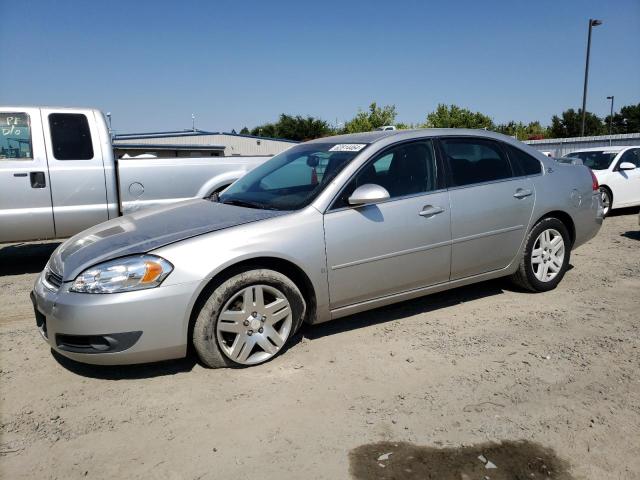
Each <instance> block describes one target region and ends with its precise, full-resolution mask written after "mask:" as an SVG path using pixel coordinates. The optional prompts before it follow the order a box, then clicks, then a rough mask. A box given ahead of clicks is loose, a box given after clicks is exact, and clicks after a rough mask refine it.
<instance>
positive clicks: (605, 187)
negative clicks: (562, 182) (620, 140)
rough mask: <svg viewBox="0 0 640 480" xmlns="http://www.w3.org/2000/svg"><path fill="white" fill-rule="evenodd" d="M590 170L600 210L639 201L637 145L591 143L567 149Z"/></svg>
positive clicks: (638, 149) (568, 155) (570, 154)
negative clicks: (575, 149)
mask: <svg viewBox="0 0 640 480" xmlns="http://www.w3.org/2000/svg"><path fill="white" fill-rule="evenodd" d="M566 157H569V158H579V159H580V160H582V163H583V164H584V165H586V166H587V167H589V168H590V169H591V170H593V173H595V175H596V178H597V179H598V183H599V184H600V194H601V195H602V206H603V208H604V214H605V215H608V214H609V212H610V211H611V210H613V209H614V208H623V207H633V206H636V205H640V146H624V147H595V148H585V149H584V150H577V151H575V152H571V153H568V154H567V155H566Z"/></svg>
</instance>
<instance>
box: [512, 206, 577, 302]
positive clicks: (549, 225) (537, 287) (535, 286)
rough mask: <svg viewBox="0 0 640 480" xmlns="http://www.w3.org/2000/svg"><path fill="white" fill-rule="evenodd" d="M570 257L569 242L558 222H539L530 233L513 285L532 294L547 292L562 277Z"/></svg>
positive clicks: (548, 218)
mask: <svg viewBox="0 0 640 480" xmlns="http://www.w3.org/2000/svg"><path fill="white" fill-rule="evenodd" d="M570 256H571V238H570V237H569V231H568V230H567V227H566V226H565V224H564V223H562V222H561V221H560V220H558V219H557V218H553V217H547V218H543V219H542V220H540V221H539V222H538V223H537V224H536V225H535V226H534V227H533V228H532V229H531V231H530V232H529V235H528V236H527V240H526V243H525V248H524V252H523V254H522V258H521V260H520V266H519V267H518V271H517V272H516V273H515V274H514V275H513V276H512V277H511V278H512V280H513V281H514V283H516V284H517V285H519V286H521V287H523V288H525V289H527V290H530V291H532V292H547V291H549V290H553V289H554V288H556V287H557V286H558V284H559V283H560V281H561V280H562V277H564V274H565V272H566V271H567V266H568V265H569V259H570Z"/></svg>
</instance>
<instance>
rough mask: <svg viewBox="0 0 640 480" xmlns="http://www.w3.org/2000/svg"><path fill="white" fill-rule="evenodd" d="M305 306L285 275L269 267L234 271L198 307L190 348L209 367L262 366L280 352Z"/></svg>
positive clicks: (298, 292)
mask: <svg viewBox="0 0 640 480" xmlns="http://www.w3.org/2000/svg"><path fill="white" fill-rule="evenodd" d="M305 308H306V305H305V302H304V299H303V297H302V294H301V293H300V290H299V289H298V287H297V286H296V285H295V284H294V283H293V282H292V281H291V280H290V279H289V278H288V277H286V276H285V275H282V274H281V273H279V272H275V271H273V270H267V269H257V270H249V271H246V272H242V273H238V274H237V275H234V276H232V277H231V278H229V279H228V280H226V281H224V282H223V283H222V284H221V285H220V286H218V287H217V288H216V289H215V290H214V291H213V292H212V293H211V295H210V296H209V298H208V299H207V301H206V303H205V304H204V305H203V306H202V308H201V309H200V312H199V313H198V316H197V318H196V321H195V325H194V328H193V346H194V347H195V350H196V352H197V353H198V357H199V358H200V360H201V361H202V363H204V364H205V365H207V366H208V367H211V368H219V367H234V366H235V367H238V366H250V365H257V364H260V363H264V362H266V361H268V360H271V359H272V358H273V357H275V356H276V355H277V354H278V353H280V352H281V351H282V348H283V347H284V345H285V343H286V342H287V340H289V338H291V336H293V334H294V333H295V332H296V330H297V329H298V327H299V326H300V324H301V323H302V319H303V318H304V314H305Z"/></svg>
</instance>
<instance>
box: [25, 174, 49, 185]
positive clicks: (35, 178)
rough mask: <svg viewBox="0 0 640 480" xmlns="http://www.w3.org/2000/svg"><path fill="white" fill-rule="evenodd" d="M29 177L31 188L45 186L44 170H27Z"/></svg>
mask: <svg viewBox="0 0 640 480" xmlns="http://www.w3.org/2000/svg"><path fill="white" fill-rule="evenodd" d="M29 179H30V180H31V188H44V187H46V186H47V181H46V179H45V176H44V172H29Z"/></svg>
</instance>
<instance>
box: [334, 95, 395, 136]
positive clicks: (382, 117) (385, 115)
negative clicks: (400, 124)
mask: <svg viewBox="0 0 640 480" xmlns="http://www.w3.org/2000/svg"><path fill="white" fill-rule="evenodd" d="M396 116H397V113H396V106H395V105H385V106H384V107H382V108H380V107H378V105H377V104H376V102H372V103H371V105H369V111H367V112H365V111H362V110H360V111H359V112H358V113H357V114H356V116H355V117H353V118H352V119H351V120H349V121H348V122H346V123H345V125H344V133H358V132H370V131H371V130H375V129H376V128H379V127H382V126H384V125H393V122H394V121H395V119H396Z"/></svg>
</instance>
